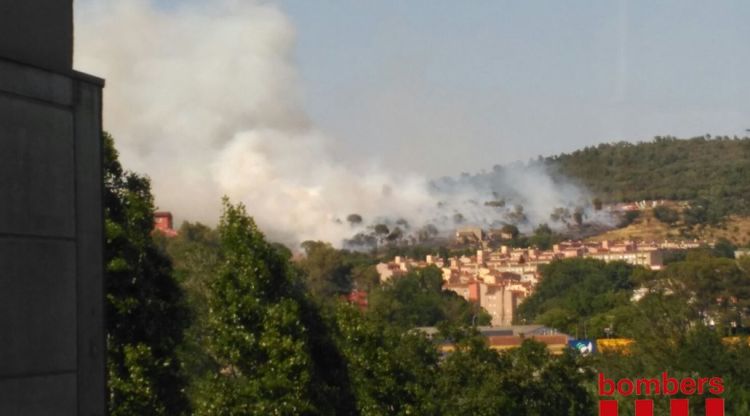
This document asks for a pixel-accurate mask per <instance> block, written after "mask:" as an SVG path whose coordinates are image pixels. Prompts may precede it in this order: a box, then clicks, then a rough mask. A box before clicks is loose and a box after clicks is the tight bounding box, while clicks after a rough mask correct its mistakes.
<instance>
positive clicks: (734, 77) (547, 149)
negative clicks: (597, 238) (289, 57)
mask: <svg viewBox="0 0 750 416" xmlns="http://www.w3.org/2000/svg"><path fill="white" fill-rule="evenodd" d="M280 4H281V7H282V9H283V10H284V11H285V12H286V13H287V15H288V16H289V18H290V19H291V21H292V22H293V24H294V26H295V28H296V30H297V45H296V51H295V53H296V59H297V63H298V65H299V71H300V74H301V78H302V84H303V87H304V91H305V104H306V107H307V109H308V111H309V112H310V114H311V117H312V118H313V120H314V121H315V122H316V123H317V124H318V125H319V126H320V127H321V128H322V129H323V130H324V131H326V132H328V133H329V134H331V135H333V136H334V137H335V138H336V140H337V142H336V146H335V147H336V153H337V156H338V157H339V158H341V159H342V160H349V161H354V160H358V159H359V158H360V156H363V155H366V156H367V157H369V158H373V157H374V158H376V159H378V160H380V161H381V162H382V163H383V165H385V166H386V167H389V168H392V169H396V170H413V171H419V172H422V173H426V174H430V175H443V174H456V173H458V172H461V171H477V170H480V169H482V168H490V167H491V166H492V165H493V164H496V163H506V162H511V161H514V160H526V159H528V158H531V157H536V155H539V154H544V155H548V154H554V153H558V152H561V151H571V150H574V149H576V148H579V147H582V146H585V145H590V144H595V143H599V142H603V141H618V140H632V141H635V140H647V139H650V138H651V137H653V136H654V135H666V134H672V135H678V136H694V135H701V134H705V133H711V134H729V135H734V134H738V135H740V134H744V132H745V129H746V128H750V70H749V69H750V2H747V1H716V2H705V1H682V0H681V1H625V0H622V1H599V2H594V1H564V2H563V1H480V0H476V1H466V2H458V1H442V0H433V1H427V0H410V1H401V0H378V1H351V2H345V1H334V0H319V1H310V0H283V1H282V2H281V3H280Z"/></svg>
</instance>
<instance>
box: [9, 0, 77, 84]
mask: <svg viewBox="0 0 750 416" xmlns="http://www.w3.org/2000/svg"><path fill="white" fill-rule="evenodd" d="M0 34H2V36H0V56H2V57H6V58H11V59H14V60H17V61H18V62H23V63H25V64H28V65H34V66H37V67H40V68H46V69H51V70H55V71H65V70H69V69H70V68H71V67H72V64H73V2H72V0H4V1H0Z"/></svg>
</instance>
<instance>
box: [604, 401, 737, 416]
mask: <svg viewBox="0 0 750 416" xmlns="http://www.w3.org/2000/svg"><path fill="white" fill-rule="evenodd" d="M669 415H670V416H689V414H688V399H670V400H669ZM599 416H619V413H618V409H617V401H616V400H600V401H599ZM635 416H654V402H653V400H636V401H635ZM706 416H724V399H717V398H710V399H706Z"/></svg>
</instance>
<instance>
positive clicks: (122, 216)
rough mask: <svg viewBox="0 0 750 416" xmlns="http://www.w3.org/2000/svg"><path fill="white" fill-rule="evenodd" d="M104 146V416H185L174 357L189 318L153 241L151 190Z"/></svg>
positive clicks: (110, 143) (106, 141)
mask: <svg viewBox="0 0 750 416" xmlns="http://www.w3.org/2000/svg"><path fill="white" fill-rule="evenodd" d="M103 145H104V146H103V147H104V158H103V168H104V210H105V251H104V252H105V290H106V317H107V321H106V324H107V327H106V331H107V374H108V390H109V391H108V398H109V401H108V408H109V413H110V414H111V415H136V414H138V415H180V414H185V413H187V411H188V403H187V400H186V398H185V395H184V393H183V389H184V387H185V384H186V383H185V380H184V378H183V377H182V375H181V372H180V362H179V360H178V359H176V349H177V348H178V346H179V344H180V342H181V341H182V337H183V330H184V329H185V327H186V326H187V325H188V323H189V316H188V312H187V309H186V307H185V305H184V302H183V294H182V291H181V289H180V287H179V286H178V284H177V282H176V281H175V279H174V278H173V276H172V273H173V272H172V265H171V263H170V260H169V259H168V258H167V256H166V255H165V254H164V253H163V252H162V251H161V250H160V249H159V248H158V247H157V245H156V244H155V243H154V240H153V239H152V236H151V232H152V229H153V224H154V218H153V212H154V203H153V197H152V196H151V189H150V183H149V180H148V179H147V178H144V177H141V176H139V175H137V174H135V173H132V172H128V171H125V170H124V169H123V168H122V166H121V165H120V162H119V161H118V154H117V150H116V149H115V146H114V140H113V139H112V137H111V136H110V135H108V134H106V133H105V134H104V135H103Z"/></svg>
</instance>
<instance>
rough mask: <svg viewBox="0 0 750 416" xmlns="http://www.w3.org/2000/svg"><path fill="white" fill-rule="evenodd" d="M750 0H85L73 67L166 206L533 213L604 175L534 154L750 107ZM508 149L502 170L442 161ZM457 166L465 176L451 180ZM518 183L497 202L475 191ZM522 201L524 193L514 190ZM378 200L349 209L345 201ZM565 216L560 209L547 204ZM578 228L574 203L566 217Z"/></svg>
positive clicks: (368, 222) (578, 196)
mask: <svg viewBox="0 0 750 416" xmlns="http://www.w3.org/2000/svg"><path fill="white" fill-rule="evenodd" d="M749 12H750V2H739V1H738V2H728V1H726V2H720V1H715V2H711V4H710V5H708V4H704V3H702V2H688V1H679V2H678V1H673V2H635V1H627V0H617V1H611V2H607V1H599V2H583V1H566V2H559V1H546V2H541V1H534V2H532V1H525V2H518V1H514V2H511V1H480V0H475V1H465V2H455V1H451V2H448V1H442V0H432V1H426V0H410V1H397V0H378V1H374V0H373V1H364V0H360V1H351V2H344V1H333V0H330V1H329V0H317V1H311V0H305V1H302V0H277V1H269V0H212V1H205V0H204V1H197V0H186V1H180V2H176V1H166V0H78V1H77V2H76V22H75V23H76V37H75V40H76V43H75V57H74V62H75V66H76V68H77V69H79V70H82V71H84V72H89V73H92V74H94V75H97V76H101V77H103V78H105V79H106V81H107V85H106V87H105V89H104V106H103V107H104V109H103V121H104V128H105V129H106V130H107V131H109V132H110V133H112V134H113V136H114V137H115V144H116V146H117V149H118V150H119V152H120V157H121V160H122V162H123V164H124V165H125V166H126V167H127V168H129V169H132V170H133V171H135V172H138V173H140V174H143V175H147V176H149V177H150V178H151V180H152V190H153V193H154V195H155V200H156V204H157V206H158V207H159V209H162V210H169V211H172V212H173V213H174V214H175V217H176V218H177V220H178V223H179V221H181V220H183V219H187V220H193V221H195V220H198V221H202V222H206V223H209V224H215V223H216V221H217V219H218V218H219V215H220V212H221V204H220V201H221V198H222V196H228V197H229V198H230V199H231V200H232V201H238V202H243V203H244V204H246V205H247V207H248V211H249V212H250V214H251V215H252V216H253V217H254V218H255V219H256V221H257V222H258V223H259V225H260V226H261V227H262V228H263V229H264V230H268V232H269V234H270V235H271V236H272V237H273V238H275V239H277V240H279V241H284V242H288V243H289V244H291V245H292V246H294V245H297V244H298V243H299V242H302V241H305V240H306V239H323V240H325V241H331V242H333V243H334V244H340V243H341V242H343V241H344V240H345V239H347V238H348V237H351V236H352V234H353V233H357V232H366V231H367V230H368V229H370V228H368V227H371V226H373V225H374V224H376V223H378V222H388V221H392V222H393V223H394V224H395V223H396V222H397V220H399V219H405V220H407V221H408V222H409V223H410V224H413V225H414V226H415V228H414V229H416V227H419V226H426V225H436V226H438V228H440V231H441V232H445V233H449V232H451V230H452V229H453V228H454V227H455V226H457V225H458V224H456V223H455V221H454V220H453V218H456V217H455V216H456V215H457V214H461V216H462V217H464V218H467V219H468V221H470V222H471V223H473V224H481V225H489V226H492V224H498V223H506V222H508V221H511V222H512V221H515V220H513V218H516V217H517V216H515V215H513V212H510V211H509V210H511V211H512V209H511V207H515V206H517V205H518V206H523V207H524V209H525V210H524V212H525V213H527V219H526V220H523V223H519V224H518V225H519V226H522V227H526V228H528V229H530V228H531V227H534V226H535V225H537V224H539V223H542V222H545V221H548V220H549V218H550V217H549V212H550V211H551V210H554V209H555V208H565V209H569V210H571V212H573V210H578V209H584V212H590V219H591V220H597V221H603V222H607V219H606V218H604V219H596V215H595V214H594V213H593V212H591V211H585V210H587V209H589V208H590V207H588V206H587V205H589V204H590V195H589V193H588V191H587V190H586V189H583V188H581V187H580V186H576V185H575V184H574V183H565V184H560V182H559V181H553V180H552V178H551V177H550V175H549V172H546V171H544V168H543V167H537V168H533V167H532V168H528V167H525V166H523V165H522V164H514V163H513V162H515V161H525V160H528V159H535V158H536V157H537V156H538V155H553V154H557V153H560V152H569V151H573V150H576V149H578V148H581V147H584V146H587V145H595V144H597V143H601V142H613V141H621V140H629V141H638V140H649V139H651V138H652V137H653V136H655V135H675V136H679V137H690V136H697V135H704V134H707V133H708V134H712V135H743V134H745V129H747V128H749V127H750V117H748V115H750V100H748V98H750V82H749V81H750V71H747V68H750V65H749V64H750V48H748V42H747V40H748V39H750V36H748V35H750V25H747V24H746V22H747V20H748V19H747V17H750V13H749ZM497 164H504V165H508V164H510V165H509V166H508V168H506V169H503V170H498V172H502V173H501V174H498V175H495V178H494V179H493V180H492V181H491V182H482V183H476V182H471V181H464V180H463V179H462V180H459V181H457V182H453V183H452V184H451V185H450V186H447V185H446V186H442V187H441V186H436V185H435V184H436V182H434V179H436V178H439V177H442V176H452V177H456V176H458V175H459V174H460V173H462V172H468V173H476V172H481V171H484V170H487V171H494V169H493V166H494V165H497ZM440 183H443V184H448V183H451V182H450V181H440ZM493 198H494V199H497V198H503V199H505V200H506V201H508V202H509V203H508V205H507V206H506V208H503V209H496V208H494V207H492V206H485V205H483V204H482V203H481V202H482V201H487V200H488V199H493ZM513 209H515V208H513ZM352 213H357V214H361V215H362V216H363V217H364V218H365V221H363V222H362V223H361V224H359V225H356V226H355V225H353V224H348V223H347V222H346V221H345V219H346V218H347V217H348V215H349V214H352ZM553 225H554V224H553ZM557 225H558V226H560V227H564V226H565V224H557Z"/></svg>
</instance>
